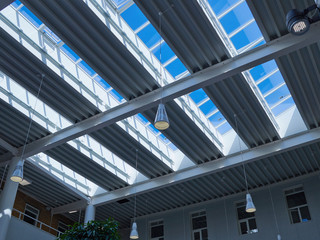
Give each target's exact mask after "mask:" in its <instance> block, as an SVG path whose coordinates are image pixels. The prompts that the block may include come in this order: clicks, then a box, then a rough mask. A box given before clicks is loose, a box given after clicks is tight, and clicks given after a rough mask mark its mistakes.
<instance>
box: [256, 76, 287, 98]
mask: <svg viewBox="0 0 320 240" xmlns="http://www.w3.org/2000/svg"><path fill="white" fill-rule="evenodd" d="M281 83H283V78H282V75H281V73H280V72H276V73H275V74H273V75H272V76H270V77H269V78H267V79H266V80H264V81H263V82H261V83H260V84H259V85H258V87H259V89H260V91H261V93H262V94H263V95H264V94H266V93H267V92H268V91H270V90H271V89H273V88H274V87H277V86H279V85H280V84H281Z"/></svg>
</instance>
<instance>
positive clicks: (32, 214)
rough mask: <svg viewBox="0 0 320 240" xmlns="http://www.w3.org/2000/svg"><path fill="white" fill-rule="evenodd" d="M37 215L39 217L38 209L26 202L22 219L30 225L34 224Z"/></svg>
mask: <svg viewBox="0 0 320 240" xmlns="http://www.w3.org/2000/svg"><path fill="white" fill-rule="evenodd" d="M38 217H39V210H38V209H36V208H35V207H32V206H31V205H29V204H26V207H25V209H24V215H23V219H22V220H23V221H25V222H27V223H30V224H32V225H36V223H37V220H38Z"/></svg>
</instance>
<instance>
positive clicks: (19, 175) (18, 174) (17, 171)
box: [10, 160, 23, 182]
mask: <svg viewBox="0 0 320 240" xmlns="http://www.w3.org/2000/svg"><path fill="white" fill-rule="evenodd" d="M10 179H11V181H13V182H22V180H23V161H22V160H19V162H18V163H17V165H16V167H15V168H14V170H13V173H12V175H11V177H10Z"/></svg>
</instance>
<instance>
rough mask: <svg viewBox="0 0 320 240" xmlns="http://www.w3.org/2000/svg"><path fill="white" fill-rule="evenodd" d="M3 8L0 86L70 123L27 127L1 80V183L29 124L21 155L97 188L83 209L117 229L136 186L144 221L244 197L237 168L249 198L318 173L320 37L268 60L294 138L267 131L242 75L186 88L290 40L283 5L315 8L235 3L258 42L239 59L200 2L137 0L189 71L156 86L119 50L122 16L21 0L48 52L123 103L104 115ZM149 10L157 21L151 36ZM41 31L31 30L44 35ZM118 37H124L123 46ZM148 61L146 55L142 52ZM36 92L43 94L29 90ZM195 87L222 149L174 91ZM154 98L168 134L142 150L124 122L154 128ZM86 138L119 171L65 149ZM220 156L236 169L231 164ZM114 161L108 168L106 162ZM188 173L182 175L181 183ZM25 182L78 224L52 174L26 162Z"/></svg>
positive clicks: (128, 49) (269, 124) (252, 0)
mask: <svg viewBox="0 0 320 240" xmlns="http://www.w3.org/2000/svg"><path fill="white" fill-rule="evenodd" d="M110 1H111V0H110ZM5 2H6V4H5V5H4V6H2V5H0V7H1V9H4V10H3V11H2V12H1V25H0V26H1V29H0V31H1V34H0V70H1V73H0V74H1V75H2V78H3V79H9V78H10V79H12V80H13V81H14V82H15V83H16V84H18V85H19V86H20V88H21V89H23V91H25V92H28V93H30V94H33V95H34V96H38V99H39V101H41V102H42V103H44V104H45V105H46V106H48V109H49V108H50V109H52V111H55V112H57V113H58V114H59V115H60V116H61V118H60V119H65V120H61V122H63V121H66V122H68V124H69V125H70V126H69V125H67V126H65V127H62V126H60V127H59V128H57V127H56V128H55V130H52V128H53V127H50V126H51V125H52V121H51V122H50V120H51V119H50V117H43V119H42V120H43V121H44V123H46V124H40V123H39V122H38V121H37V120H36V119H35V118H32V120H31V121H30V116H32V117H34V116H35V117H37V118H39V119H41V116H40V115H36V114H32V113H31V111H32V104H31V103H30V102H28V103H27V104H26V103H23V101H22V102H21V101H20V100H19V99H18V98H17V97H15V95H14V93H12V92H14V91H15V90H14V89H10V87H11V88H12V87H14V86H15V85H14V84H13V85H10V87H8V86H9V84H8V83H7V85H5V84H4V83H3V84H4V85H1V88H0V89H1V93H2V95H3V96H4V97H3V98H1V99H0V109H1V111H0V166H1V167H0V174H1V176H2V175H5V174H6V171H5V169H7V168H6V167H5V165H6V164H7V163H10V161H9V160H10V159H11V158H12V157H13V156H19V153H21V150H22V148H23V147H24V144H25V141H26V140H25V139H26V134H27V132H28V129H29V127H30V126H31V127H30V130H29V131H30V134H29V136H28V139H27V141H26V143H27V146H26V148H25V149H26V155H25V156H27V157H32V156H33V155H35V154H38V153H44V154H46V156H48V157H49V158H52V159H55V160H56V161H57V162H59V163H61V164H62V165H63V166H65V167H67V168H68V169H70V170H72V171H74V172H75V173H77V174H79V175H81V176H82V177H83V178H85V179H87V180H88V181H91V182H92V183H94V184H95V185H97V186H98V187H100V188H102V189H103V190H104V191H105V192H104V193H101V194H100V195H97V196H95V195H93V196H91V197H92V198H91V199H92V201H93V203H95V199H98V200H97V202H96V203H97V210H96V218H97V219H98V220H102V219H105V218H106V217H108V216H113V217H115V218H116V220H118V221H119V222H120V224H121V227H122V228H125V227H128V226H129V224H130V221H131V218H132V217H133V216H132V213H133V211H132V209H133V202H134V201H133V197H134V190H136V188H135V186H137V187H138V186H145V187H141V189H139V191H138V192H137V215H138V216H143V215H147V214H151V213H157V212H162V211H166V210H171V209H175V208H179V207H184V206H187V205H191V204H196V203H200V202H205V201H209V200H213V199H219V198H222V197H226V196H231V195H233V194H239V193H242V192H245V190H246V185H245V182H244V177H243V176H244V175H243V174H244V173H243V170H244V169H243V168H244V167H245V171H246V174H247V179H248V187H249V189H258V188H261V187H264V186H267V185H270V184H276V183H279V182H282V181H286V180H289V179H293V178H296V177H301V176H305V175H308V174H312V173H315V172H317V171H319V170H320V169H319V166H320V165H319V164H320V132H319V129H318V128H319V124H320V113H319V108H320V97H319V94H318V92H319V91H320V81H319V79H320V68H319V66H320V62H319V61H320V60H319V59H320V45H319V44H320V37H314V38H316V40H314V41H313V42H312V44H310V45H307V46H306V45H303V44H302V45H301V44H300V45H299V44H298V43H297V44H296V47H295V48H294V51H290V52H288V51H287V52H286V51H283V52H280V51H279V54H278V55H277V56H276V58H275V59H274V60H275V62H276V64H277V66H278V68H279V71H280V73H281V75H282V77H283V79H284V81H285V84H286V86H287V87H288V89H289V91H290V94H291V96H292V98H293V100H294V103H295V106H294V108H296V109H297V111H296V112H297V114H296V115H299V116H301V123H303V124H304V128H302V130H301V129H300V130H299V129H298V130H296V132H295V134H296V135H292V136H290V135H285V134H283V133H280V131H279V128H281V127H282V125H281V124H280V125H281V126H278V124H277V123H276V119H278V117H276V116H273V115H272V113H271V110H270V108H269V107H266V106H265V105H264V104H263V100H261V99H262V98H261V96H258V95H257V91H256V90H255V89H254V87H253V86H255V85H252V84H251V83H250V81H248V79H247V75H246V74H244V73H243V72H242V70H241V68H238V69H236V70H234V71H230V74H228V75H226V76H227V77H226V78H223V79H219V78H218V77H217V79H216V80H211V81H209V80H208V81H206V82H204V83H203V84H202V85H201V84H200V83H197V82H196V81H193V80H199V79H200V80H201V77H203V76H205V77H207V78H208V79H209V78H210V77H208V76H210V74H211V73H213V74H215V71H217V70H216V69H218V68H220V67H223V66H229V65H227V64H230V66H231V65H232V63H235V64H236V63H237V62H240V60H241V57H242V56H246V54H247V55H248V56H249V57H250V56H256V55H257V54H256V55H254V54H255V53H259V52H258V51H260V50H261V49H262V50H263V48H264V47H265V46H266V47H268V46H269V45H271V46H272V44H274V43H276V42H277V40H279V41H284V40H283V39H289V38H290V39H292V38H294V37H293V36H290V35H288V34H289V33H288V31H287V29H286V26H285V14H286V12H288V11H289V10H290V9H292V8H298V9H305V8H306V7H308V6H310V5H312V4H313V3H314V2H313V1H312V0H304V1H300V0H290V1H289V0H286V1H277V0H247V1H245V2H246V4H247V6H248V7H249V9H250V10H251V12H252V15H253V17H254V19H255V22H256V23H257V25H258V27H259V29H260V31H261V34H262V36H263V38H264V40H265V41H266V44H265V45H263V46H262V47H261V48H260V49H259V47H258V48H257V49H251V50H249V51H248V52H247V53H245V54H243V55H241V54H240V55H239V56H234V54H233V53H232V51H230V49H229V48H228V47H227V45H226V42H225V40H224V39H223V38H222V37H221V32H219V31H218V30H217V29H216V28H215V27H214V24H213V23H212V22H211V20H210V18H209V17H208V13H207V12H206V11H205V10H204V8H203V6H202V5H201V4H202V3H203V2H206V1H202V0H199V1H197V0H190V1H178V0H166V1H157V0H135V1H134V4H135V5H136V6H137V7H139V9H140V11H141V12H142V13H143V14H144V16H145V17H146V18H147V19H148V21H149V22H150V24H151V25H152V26H153V27H154V28H155V29H156V30H157V31H158V32H161V36H162V38H163V40H164V41H165V42H166V44H167V45H168V46H169V47H170V49H171V50H172V52H173V53H174V54H175V56H176V57H177V58H178V59H179V60H180V61H181V63H182V64H183V65H184V67H185V68H186V69H187V70H188V72H189V74H190V76H187V77H185V78H182V79H180V80H177V81H174V80H172V81H171V82H170V81H169V84H168V85H167V86H166V87H161V86H162V84H161V82H159V79H158V78H159V71H158V70H157V64H158V62H157V61H154V62H152V61H151V60H152V59H153V58H152V57H153V56H147V55H145V56H142V55H143V54H145V52H143V51H140V50H137V49H134V47H133V46H132V45H130V44H132V42H131V43H130V44H129V43H128V42H126V39H127V38H129V35H130V34H129V32H128V33H126V34H125V33H122V35H121V34H118V35H120V36H118V35H117V34H115V28H116V27H115V25H114V22H113V23H112V21H114V20H112V19H113V18H112V17H113V16H120V15H119V11H124V10H121V9H120V10H119V9H118V10H117V9H113V11H111V10H112V8H110V9H111V10H110V9H109V10H110V11H109V12H108V11H105V12H104V15H103V14H101V12H103V11H104V10H103V9H102V7H101V6H100V5H98V3H97V2H96V1H95V0H88V1H83V2H82V1H81V2H79V1H76V0H74V1H45V0H39V1H38V0H28V1H27V0H22V1H21V3H22V4H23V5H24V6H25V7H27V9H29V10H30V11H31V12H32V13H33V14H34V15H35V16H36V17H37V18H38V19H39V21H41V24H45V26H47V27H48V28H50V29H51V31H53V32H54V34H55V35H56V36H57V38H59V39H60V40H61V41H60V42H58V43H57V46H58V47H62V46H63V44H66V45H68V46H69V47H70V49H72V51H73V52H74V53H75V55H77V56H79V57H80V58H81V59H82V60H83V61H85V62H86V64H88V66H90V68H91V69H92V71H94V72H95V73H96V74H97V75H98V76H100V77H101V79H103V81H105V83H106V84H107V85H108V86H109V87H111V88H112V89H114V90H115V91H117V92H118V94H119V95H121V99H122V100H121V103H122V104H119V105H118V106H115V107H113V108H111V107H106V108H104V105H103V104H102V103H101V98H102V97H101V96H100V97H101V98H100V97H99V95H94V94H92V95H90V94H87V93H88V92H89V90H88V89H89V88H90V86H87V85H85V83H84V81H83V82H82V81H81V78H80V77H79V74H80V73H76V72H75V73H73V72H72V71H71V70H70V69H69V68H68V67H67V66H64V65H63V64H62V60H61V56H60V57H59V55H57V56H53V54H52V56H50V52H48V51H47V50H46V51H45V50H44V48H43V46H38V45H37V44H36V43H34V42H33V38H34V37H35V36H31V35H28V31H26V29H22V30H21V29H20V30H19V28H17V26H15V25H14V24H13V23H12V22H10V21H11V20H10V19H9V18H6V17H5V13H4V12H5V11H9V10H8V9H9V8H11V6H8V7H7V8H5V6H7V5H8V4H10V3H12V1H4V2H3V4H4V3H5ZM109 4H110V2H109ZM127 4H128V7H130V6H132V2H131V1H129V2H128V3H127ZM130 4H131V5H130ZM20 8H22V5H20ZM12 9H13V8H12ZM92 9H96V11H92ZM167 9H169V10H167ZM10 11H13V10H10ZM99 11H100V12H99ZM159 12H165V14H163V16H162V24H161V31H160V26H159ZM117 14H118V15H117ZM120 22H121V21H120ZM111 23H112V24H111ZM43 26H44V25H42V28H41V29H42V30H41V31H45V29H46V28H44V27H43ZM118 27H119V28H121V27H123V28H126V27H127V26H118ZM319 28H320V26H319V25H316V26H315V27H314V28H311V30H310V32H311V33H310V34H312V31H319V30H317V29H319ZM8 29H11V30H10V31H9V30H8ZM118 30H119V29H118ZM136 38H137V36H136ZM119 39H124V42H125V44H123V42H121V41H120V40H119ZM16 40H18V41H16ZM139 41H140V40H139V39H138V40H136V44H138V45H139V43H140V42H139ZM293 41H294V40H293ZM297 41H298V40H297ZM26 46H31V47H30V48H28V47H26ZM138 47H139V46H138ZM138 47H137V46H136V48H138ZM142 47H144V46H142ZM31 48H32V49H33V51H31V50H30V49H31ZM38 53H39V54H38ZM51 53H52V52H51ZM37 54H38V55H37ZM139 54H140V55H139ZM250 54H251V55H250ZM137 55H138V56H137ZM149 55H152V54H151V53H150V52H149ZM39 56H40V57H39ZM44 56H45V57H44ZM147 59H151V60H150V61H151V64H150V62H149V65H148V64H147V63H146V61H147ZM259 59H260V63H263V62H265V61H267V60H263V56H259ZM261 59H262V60H261ZM59 61H60V63H59ZM257 62H258V63H259V61H257ZM257 62H253V63H252V64H251V65H250V66H251V67H250V68H252V67H253V66H255V65H257V64H258V63H257ZM243 70H248V68H246V69H243ZM152 71H154V74H152V73H153V72H152ZM228 71H229V69H228V70H226V72H228ZM77 74H78V76H77ZM165 74H168V73H167V72H165ZM222 74H224V73H220V75H222ZM160 75H161V71H160ZM207 75H208V76H207ZM95 76H96V75H95ZM77 77H78V78H79V79H80V81H79V80H77ZM220 78H221V77H220ZM179 81H180V83H179ZM3 82H5V81H3ZM75 83H77V84H78V85H77V84H75ZM189 83H190V86H189V85H188V84H189ZM0 84H1V83H0ZM41 84H42V87H41V91H40V92H38V91H39V85H41ZM178 84H180V85H178ZM183 84H185V85H183ZM79 86H80V87H79ZM6 87H7V88H6ZM91 87H92V86H91ZM20 88H19V89H20ZM93 88H94V87H93ZM198 88H202V89H203V91H204V92H205V94H206V95H207V96H208V98H209V101H212V102H213V103H214V104H215V106H216V107H217V109H218V110H219V111H220V112H221V114H222V115H223V117H224V118H225V120H226V121H227V122H228V123H229V124H230V126H231V128H232V130H231V132H232V134H233V135H232V134H230V135H232V136H234V137H233V138H229V140H228V141H231V142H228V141H227V140H225V139H227V138H226V137H225V135H223V134H222V135H221V134H219V133H216V130H214V129H215V128H214V127H213V126H212V125H211V124H210V123H208V121H207V119H206V118H203V119H201V116H202V115H201V114H200V115H199V116H200V117H197V116H198V115H197V114H196V113H195V112H197V111H199V109H197V108H193V109H192V106H193V105H194V106H195V104H194V103H192V104H193V105H192V104H191V105H190V104H189V105H188V103H186V102H188V99H189V98H186V97H185V96H183V94H185V93H187V92H188V91H189V90H188V89H190V91H191V90H193V91H194V90H196V89H198ZM17 91H18V90H17ZM92 91H93V92H94V91H95V90H92ZM162 94H163V95H162ZM166 94H167V95H166ZM170 94H171V95H170ZM27 96H29V95H28V94H27ZM156 96H161V97H162V96H164V101H165V103H166V110H167V113H168V116H169V119H170V128H169V129H168V130H165V131H163V132H162V133H158V132H157V133H156V136H157V137H158V138H157V139H158V140H155V141H152V140H148V138H145V137H143V136H145V135H143V134H146V133H147V134H149V132H148V131H147V130H145V129H144V128H139V127H138V126H137V124H135V123H134V122H133V123H131V122H130V121H131V120H130V119H127V118H128V117H130V115H133V114H137V113H140V114H141V116H142V117H143V118H145V119H146V121H149V122H150V123H153V119H154V118H155V115H156V111H157V103H158V102H159V98H156ZM27 98H28V97H27ZM26 101H29V100H28V99H27V100H26ZM102 105H103V106H102ZM110 108H111V109H110ZM21 109H24V110H21ZM291 110H292V109H291ZM28 111H29V112H28ZM37 111H38V109H37ZM47 111H48V110H47ZM50 111H51V110H50ZM287 111H288V110H287ZM26 112H27V114H26ZM38 112H41V111H40V110H39V111H38ZM33 115H34V116H33ZM121 121H122V122H121ZM288 121H289V120H288ZM290 121H291V125H295V123H298V122H299V120H297V119H290ZM30 122H31V125H30ZM50 124H51V125H50ZM126 124H127V125H126ZM130 124H131V125H130ZM123 125H124V127H123ZM129 125H130V126H131V127H130V126H129ZM132 126H133V127H132ZM146 126H150V124H149V125H148V124H146ZM291 127H292V126H291ZM143 131H144V132H145V133H142V132H143ZM136 132H138V133H136ZM139 132H140V133H139ZM133 133H136V134H137V135H134V134H133ZM229 133H230V132H229ZM84 134H87V135H86V136H88V138H90V139H92V141H95V142H98V143H99V144H101V149H104V148H105V149H108V151H110V152H111V153H112V154H114V155H112V156H116V158H119V159H121V160H122V161H123V162H121V164H119V163H117V161H116V160H112V159H107V158H108V157H109V155H108V156H107V155H103V151H104V150H101V154H102V157H101V156H100V158H99V157H98V155H97V154H96V153H94V151H93V150H92V149H91V147H92V146H89V147H88V148H87V153H85V152H84V151H82V150H81V149H84V148H85V147H84V146H83V145H81V143H78V142H77V141H78V140H73V141H74V142H77V143H78V145H77V146H78V147H73V145H72V144H70V142H72V139H76V138H78V137H80V136H82V135H84ZM159 134H162V135H161V136H163V138H164V139H166V141H168V142H170V143H172V144H173V145H174V146H175V147H176V148H177V149H178V150H176V152H174V151H171V150H168V148H167V149H165V148H161V146H162V145H161V144H162V143H160V141H159V137H160V135H159ZM135 136H137V137H135ZM237 136H239V138H237ZM304 136H309V139H307V140H305V138H304ZM238 140H239V141H238ZM238 143H239V144H238ZM79 144H80V145H79ZM79 146H82V147H79ZM166 146H168V145H166ZM227 146H229V147H230V146H236V147H235V149H236V150H233V152H232V151H230V152H229V153H228V152H227V151H226V150H225V148H227ZM239 146H240V149H239ZM230 148H232V147H230ZM274 149H280V150H274ZM135 150H136V151H135ZM137 152H138V164H137V162H136V158H137V155H136V153H137ZM242 152H244V153H242ZM229 157H230V158H232V157H234V158H235V159H237V161H235V162H230V161H229V160H228V159H229ZM98 158H99V159H100V160H101V159H102V160H103V159H107V160H108V161H109V165H108V166H109V167H108V166H107V167H105V165H104V164H106V161H105V162H104V163H103V164H101V163H99V162H98V161H96V160H97V159H98ZM110 158H111V157H110ZM177 159H180V160H179V161H181V166H182V165H183V164H182V163H186V166H187V167H185V168H181V169H179V168H176V167H175V164H177V162H178V160H177ZM102 160H101V161H102ZM112 161H113V163H112V164H113V165H112V164H111V163H110V162H112ZM102 162H103V161H102ZM110 166H111V167H110ZM135 168H136V169H137V171H138V172H139V173H140V174H141V176H142V180H141V181H140V182H139V181H138V182H136V181H135V182H133V181H132V179H133V178H132V177H133V176H132V175H134V174H136V173H135V172H134V171H131V172H130V171H129V170H130V169H135ZM128 169H129V170H128ZM199 169H200V170H199ZM126 170H128V171H129V173H128V172H126ZM193 171H194V173H193ZM197 171H198V172H197ZM189 172H190V173H191V175H190V176H188V174H187V173H189ZM120 173H121V174H122V175H121V176H120ZM130 174H131V176H130ZM179 176H182V177H180V178H179ZM25 177H26V178H27V179H30V180H31V181H32V184H31V185H28V186H19V189H20V190H21V191H23V192H25V193H26V194H29V195H31V196H33V197H35V198H36V199H38V200H39V201H40V202H42V203H44V204H45V205H47V206H49V207H51V208H52V209H64V210H61V211H60V210H59V211H60V212H61V213H65V214H66V215H67V216H69V217H70V218H71V219H75V220H76V219H77V218H78V216H73V215H71V214H68V213H67V212H68V210H71V208H72V206H79V205H77V204H78V203H79V202H85V201H84V200H89V198H88V196H87V195H89V194H86V193H82V192H81V191H79V190H76V189H73V187H71V186H69V185H68V184H67V183H66V181H61V180H59V179H57V177H56V176H55V175H54V174H52V172H50V171H48V170H46V169H44V168H43V167H41V166H39V165H37V164H34V162H33V161H27V162H26V165H25ZM128 179H131V180H130V181H131V182H130V181H129V180H128ZM44 183H45V184H44ZM70 189H71V190H70ZM177 193H179V197H178V196H177ZM73 204H74V205H73ZM68 206H71V208H68ZM82 206H84V205H82Z"/></svg>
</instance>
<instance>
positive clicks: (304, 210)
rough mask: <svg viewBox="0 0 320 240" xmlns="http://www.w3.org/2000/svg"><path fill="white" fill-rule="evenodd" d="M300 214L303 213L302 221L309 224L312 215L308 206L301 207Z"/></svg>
mask: <svg viewBox="0 0 320 240" xmlns="http://www.w3.org/2000/svg"><path fill="white" fill-rule="evenodd" d="M300 213H301V219H302V220H301V221H302V222H307V221H310V220H311V216H310V213H309V209H308V206H305V207H301V208H300Z"/></svg>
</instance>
